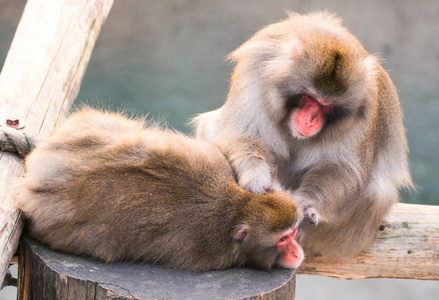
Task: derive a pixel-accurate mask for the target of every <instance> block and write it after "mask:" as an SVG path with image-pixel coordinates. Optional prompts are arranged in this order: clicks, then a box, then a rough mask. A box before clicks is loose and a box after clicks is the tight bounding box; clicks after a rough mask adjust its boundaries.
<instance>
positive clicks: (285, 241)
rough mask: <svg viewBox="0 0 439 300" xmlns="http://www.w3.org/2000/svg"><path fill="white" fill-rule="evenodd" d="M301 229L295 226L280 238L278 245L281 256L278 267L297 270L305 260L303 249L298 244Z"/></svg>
mask: <svg viewBox="0 0 439 300" xmlns="http://www.w3.org/2000/svg"><path fill="white" fill-rule="evenodd" d="M298 234H299V227H298V226H295V227H293V228H291V229H289V230H287V231H285V232H283V233H282V234H281V235H279V236H278V240H277V243H276V247H277V250H278V251H279V253H280V255H279V257H278V259H277V263H276V265H277V266H278V267H281V268H297V267H299V266H300V264H301V263H302V260H303V250H302V247H300V245H299V244H298V243H297V236H298Z"/></svg>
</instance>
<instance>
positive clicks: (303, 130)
mask: <svg viewBox="0 0 439 300" xmlns="http://www.w3.org/2000/svg"><path fill="white" fill-rule="evenodd" d="M332 108H333V107H332V106H331V105H328V104H326V103H325V102H324V101H323V100H322V99H319V100H316V99H312V98H310V97H308V96H305V97H304V98H303V99H302V101H301V105H300V107H299V109H298V110H297V111H296V112H295V113H293V114H292V116H291V118H292V120H291V121H290V122H291V123H292V124H291V123H290V124H291V125H292V129H293V134H295V135H296V136H297V137H308V136H312V135H314V134H316V133H318V132H319V131H320V129H322V127H323V123H324V115H325V114H326V113H328V112H329V111H331V110H332ZM291 125H290V126H291Z"/></svg>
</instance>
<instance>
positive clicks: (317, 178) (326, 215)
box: [293, 163, 363, 224]
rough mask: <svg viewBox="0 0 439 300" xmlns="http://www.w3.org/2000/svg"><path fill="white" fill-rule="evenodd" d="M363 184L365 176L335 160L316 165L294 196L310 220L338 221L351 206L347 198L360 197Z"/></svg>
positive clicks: (312, 221) (306, 175)
mask: <svg viewBox="0 0 439 300" xmlns="http://www.w3.org/2000/svg"><path fill="white" fill-rule="evenodd" d="M362 185H363V180H362V178H361V177H359V175H358V172H355V170H353V169H352V168H349V167H343V166H340V164H335V163H334V164H327V165H324V166H320V167H317V166H315V167H314V168H311V169H310V170H309V171H308V172H307V173H306V174H305V175H304V177H303V180H302V182H301V184H300V186H299V188H298V189H297V190H295V191H294V192H293V198H294V199H295V200H296V201H297V202H298V203H299V205H300V206H302V209H303V210H304V212H305V215H306V216H307V217H308V218H309V219H310V221H311V223H314V224H316V223H318V222H328V223H332V222H339V220H340V215H341V214H345V213H347V212H348V211H349V210H350V209H351V207H349V205H350V204H352V202H349V201H348V200H349V199H351V198H352V197H356V196H359V195H358V193H359V191H360V190H361V187H362Z"/></svg>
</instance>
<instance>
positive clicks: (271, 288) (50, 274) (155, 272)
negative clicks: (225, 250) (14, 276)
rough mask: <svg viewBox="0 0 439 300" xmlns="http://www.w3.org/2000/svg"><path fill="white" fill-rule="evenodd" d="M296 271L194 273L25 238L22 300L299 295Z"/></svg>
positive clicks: (236, 269)
mask: <svg viewBox="0 0 439 300" xmlns="http://www.w3.org/2000/svg"><path fill="white" fill-rule="evenodd" d="M294 283H295V278H294V274H293V271H292V270H289V269H274V270H272V271H270V272H266V271H258V270H252V269H240V268H235V269H230V270H224V271H211V272H203V273H191V272H186V271H178V270H171V269H168V268H166V267H164V266H160V265H143V264H134V263H119V264H105V263H102V262H99V261H96V260H92V259H88V258H83V257H77V256H74V255H69V254H64V253H60V252H56V251H53V250H50V249H48V248H47V247H44V246H42V245H40V244H38V243H36V242H35V241H33V240H32V239H30V238H27V237H24V238H23V239H22V240H21V243H20V259H19V279H18V299H261V300H262V299H294Z"/></svg>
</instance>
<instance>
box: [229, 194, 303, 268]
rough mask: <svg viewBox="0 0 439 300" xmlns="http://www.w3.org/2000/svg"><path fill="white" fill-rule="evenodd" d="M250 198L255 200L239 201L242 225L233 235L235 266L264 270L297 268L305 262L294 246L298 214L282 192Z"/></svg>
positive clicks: (296, 237) (295, 243) (299, 248)
mask: <svg viewBox="0 0 439 300" xmlns="http://www.w3.org/2000/svg"><path fill="white" fill-rule="evenodd" d="M247 195H249V194H247ZM250 197H251V198H252V199H254V200H252V201H249V202H247V201H245V200H244V201H242V202H243V207H242V216H243V220H244V221H243V222H242V223H241V224H239V225H238V226H237V227H236V228H235V231H234V233H233V238H234V240H235V248H234V254H235V263H236V264H237V265H240V266H251V267H254V268H257V269H263V270H270V269H272V268H273V267H281V268H298V267H299V266H300V264H301V263H302V261H303V258H304V254H303V250H302V247H301V246H300V245H299V243H298V242H297V239H298V235H299V224H300V221H301V220H302V213H301V211H300V210H299V209H297V206H296V204H295V203H294V202H293V201H292V199H291V197H290V196H289V195H287V194H286V193H283V192H282V193H281V192H273V193H269V194H266V195H254V194H252V195H251V196H250ZM249 204H250V205H249Z"/></svg>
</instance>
